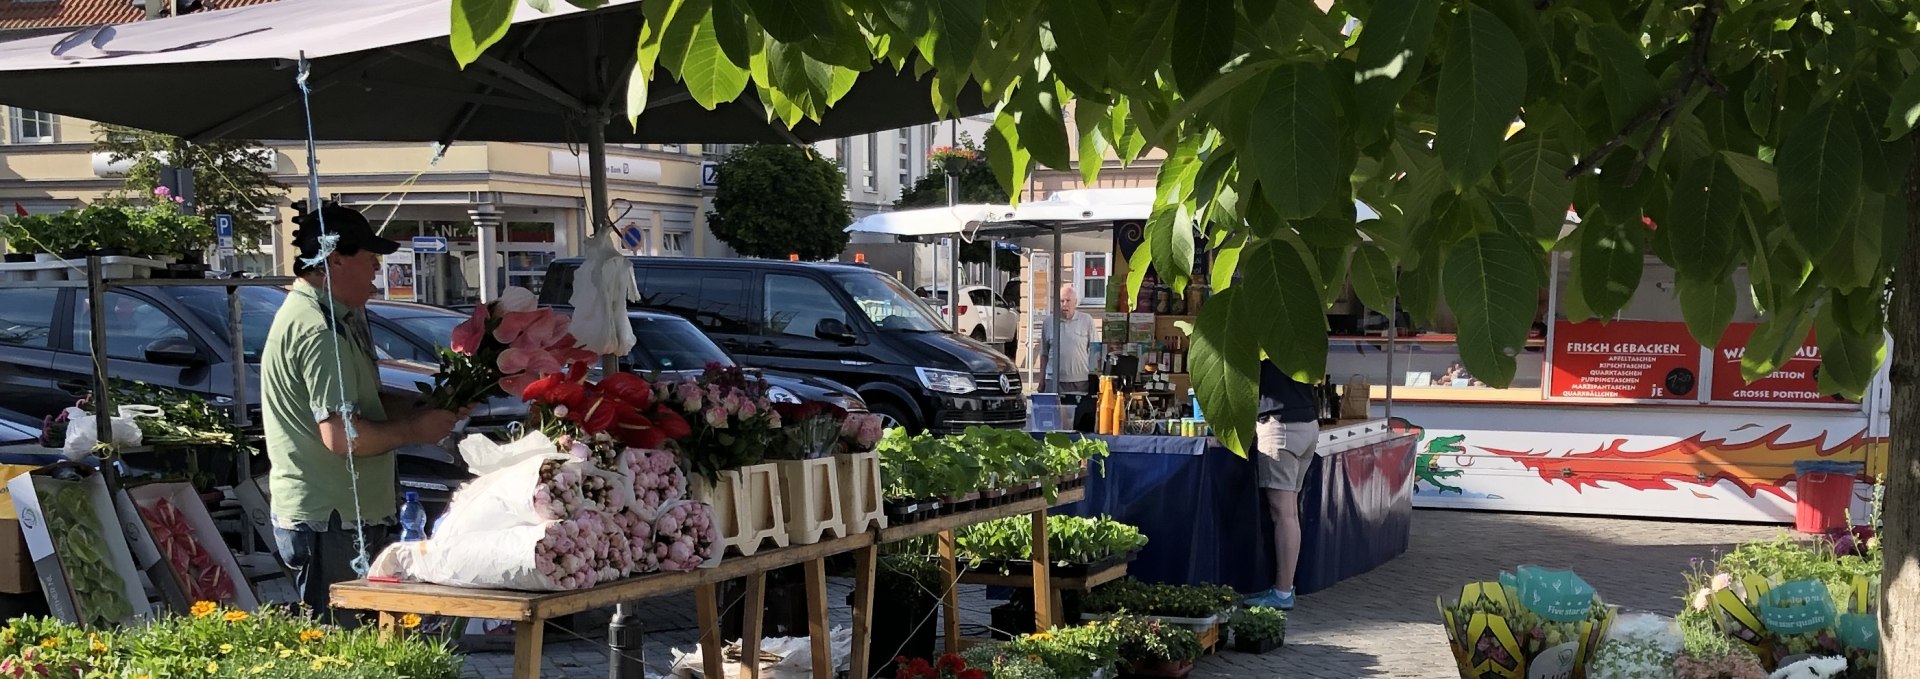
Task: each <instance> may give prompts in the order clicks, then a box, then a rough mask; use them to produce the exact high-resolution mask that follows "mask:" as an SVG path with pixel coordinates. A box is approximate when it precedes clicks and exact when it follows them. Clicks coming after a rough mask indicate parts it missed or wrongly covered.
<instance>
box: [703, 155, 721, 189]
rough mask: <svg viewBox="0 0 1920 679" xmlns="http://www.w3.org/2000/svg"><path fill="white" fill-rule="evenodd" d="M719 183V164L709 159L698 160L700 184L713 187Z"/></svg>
mask: <svg viewBox="0 0 1920 679" xmlns="http://www.w3.org/2000/svg"><path fill="white" fill-rule="evenodd" d="M719 185H720V164H719V163H716V162H713V161H711V160H703V161H700V186H702V187H714V186H719Z"/></svg>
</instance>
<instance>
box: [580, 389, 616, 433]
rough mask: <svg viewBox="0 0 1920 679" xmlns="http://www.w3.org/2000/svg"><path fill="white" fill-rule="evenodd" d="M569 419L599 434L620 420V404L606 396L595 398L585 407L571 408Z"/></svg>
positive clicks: (588, 430)
mask: <svg viewBox="0 0 1920 679" xmlns="http://www.w3.org/2000/svg"><path fill="white" fill-rule="evenodd" d="M567 419H569V420H573V421H574V422H577V423H579V424H580V428H581V429H585V430H587V433H589V434H598V433H600V432H603V431H607V430H609V429H612V428H613V425H614V424H615V423H617V422H619V421H620V406H619V404H617V403H615V402H613V401H609V400H607V399H606V398H605V397H601V398H595V399H592V400H591V401H589V402H588V403H587V407H585V408H569V409H568V412H567Z"/></svg>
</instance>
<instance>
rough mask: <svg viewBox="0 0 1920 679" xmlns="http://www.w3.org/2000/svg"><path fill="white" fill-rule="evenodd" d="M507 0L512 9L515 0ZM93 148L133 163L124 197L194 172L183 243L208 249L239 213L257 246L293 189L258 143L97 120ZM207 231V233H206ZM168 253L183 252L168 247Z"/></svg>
mask: <svg viewBox="0 0 1920 679" xmlns="http://www.w3.org/2000/svg"><path fill="white" fill-rule="evenodd" d="M501 4H503V5H506V6H507V7H509V8H510V7H512V3H511V2H510V0H501ZM93 133H94V143H93V150H94V151H95V152H97V153H105V154H107V156H108V157H109V158H110V159H111V160H113V161H114V162H124V161H132V162H133V166H132V167H130V168H128V169H127V175H126V184H125V186H124V187H123V193H121V194H120V195H119V197H121V198H124V199H130V200H134V201H144V200H147V199H148V198H150V197H152V196H153V190H154V189H155V188H157V187H159V186H160V170H161V169H162V168H164V167H166V166H168V165H173V166H177V167H185V168H189V169H191V170H192V171H193V201H194V214H196V215H199V216H200V218H201V220H202V221H200V222H199V224H200V226H199V227H196V229H195V233H194V234H192V235H191V236H190V237H182V238H181V239H180V241H179V242H180V243H182V244H194V243H197V245H195V246H194V247H197V248H204V247H210V246H212V245H213V227H212V223H213V216H214V215H216V214H220V213H223V212H224V213H227V214H230V215H233V232H234V238H235V240H236V241H237V242H238V245H239V246H240V247H242V248H252V247H256V246H258V245H259V244H260V243H261V242H263V241H264V240H266V239H267V237H268V236H269V235H270V234H271V233H272V232H273V229H274V228H275V220H276V219H277V218H278V217H277V211H276V212H275V213H274V214H275V215H276V216H262V215H261V214H260V212H259V210H260V209H261V208H273V207H277V206H278V205H279V202H280V199H281V197H282V196H284V195H286V192H287V187H286V185H285V184H281V183H280V182H279V181H278V180H276V179H274V178H273V175H274V161H273V160H272V159H273V151H272V150H271V149H268V148H266V147H264V146H262V145H261V144H260V142H257V141H250V140H244V139H220V140H214V141H208V142H201V143H187V142H186V141H184V140H181V139H180V138H179V137H173V136H169V135H164V134H160V133H157V132H148V131H146V130H138V129H134V128H131V127H122V126H119V125H106V124H95V125H94V126H93ZM202 231H204V234H202V233H200V232H202ZM161 252H164V253H166V254H179V253H178V252H175V251H172V250H163V251H161Z"/></svg>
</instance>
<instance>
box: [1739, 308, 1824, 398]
mask: <svg viewBox="0 0 1920 679" xmlns="http://www.w3.org/2000/svg"><path fill="white" fill-rule="evenodd" d="M1812 327H1813V314H1812V313H1810V312H1808V310H1807V308H1806V307H1805V306H1804V305H1794V306H1788V307H1786V308H1782V309H1778V310H1776V312H1775V313H1771V314H1767V315H1766V316H1765V317H1763V318H1761V319H1760V325H1759V326H1757V327H1755V328H1754V329H1753V334H1752V335H1751V336H1749V337H1748V338H1747V350H1746V352H1745V353H1744V354H1742V355H1741V357H1740V377H1741V379H1744V380H1746V382H1747V383H1748V384H1752V383H1753V381H1754V380H1757V379H1760V378H1762V377H1766V376H1767V375H1771V374H1773V371H1775V370H1779V369H1780V366H1782V365H1786V363H1787V361H1788V360H1790V359H1792V358H1793V353H1794V352H1796V351H1799V350H1800V346H1801V343H1803V342H1805V341H1806V339H1807V331H1808V330H1810V329H1812Z"/></svg>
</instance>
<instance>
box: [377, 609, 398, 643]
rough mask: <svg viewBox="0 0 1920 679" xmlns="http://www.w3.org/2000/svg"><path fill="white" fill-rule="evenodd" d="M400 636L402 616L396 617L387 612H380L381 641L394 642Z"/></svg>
mask: <svg viewBox="0 0 1920 679" xmlns="http://www.w3.org/2000/svg"><path fill="white" fill-rule="evenodd" d="M398 636H400V616H398V615H394V614H392V613H388V612H386V611H381V612H380V640H381V641H392V640H393V639H394V638H395V637H398Z"/></svg>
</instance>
